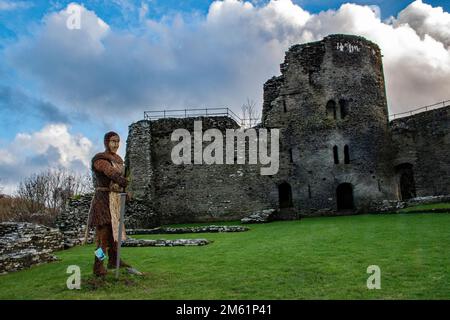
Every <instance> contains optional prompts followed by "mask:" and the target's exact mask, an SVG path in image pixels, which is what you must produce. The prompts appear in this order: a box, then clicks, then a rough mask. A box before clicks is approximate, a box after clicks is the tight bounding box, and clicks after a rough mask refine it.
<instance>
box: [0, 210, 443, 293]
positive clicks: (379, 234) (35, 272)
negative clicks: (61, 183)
mask: <svg viewBox="0 0 450 320" xmlns="http://www.w3.org/2000/svg"><path fill="white" fill-rule="evenodd" d="M227 224H231V223H227ZM235 224H237V222H235ZM249 226H250V228H251V230H250V231H247V232H241V233H221V234H217V233H209V234H182V235H147V236H139V237H141V238H148V239H157V238H165V239H175V238H207V239H209V240H212V241H214V242H213V243H212V244H209V245H207V246H203V247H162V248H154V247H147V248H124V249H123V256H124V258H125V260H126V261H127V262H130V263H132V264H133V265H134V266H135V267H136V268H138V269H139V270H141V271H143V272H146V276H144V277H141V278H139V277H136V276H131V275H126V274H123V275H121V278H120V280H119V281H118V282H116V281H115V280H114V278H113V276H112V275H110V276H109V277H108V278H107V280H106V281H105V282H104V283H103V284H102V283H100V284H99V285H98V286H94V285H93V284H92V283H91V281H92V276H91V273H92V262H93V250H94V247H93V246H91V245H90V246H83V247H76V248H73V249H70V250H66V251H61V252H58V253H57V256H58V257H59V258H60V259H61V260H60V261H58V262H54V263H50V264H46V265H41V266H35V267H32V268H31V269H28V270H23V271H20V272H16V273H11V274H8V275H4V276H0V298H1V299H450V250H449V248H450V232H449V230H450V214H445V213H435V214H414V213H410V214H395V215H393V214H383V215H381V214H380V215H359V216H345V217H322V218H307V219H303V220H301V221H286V222H273V223H269V224H258V225H249ZM69 265H79V266H80V268H81V272H82V283H81V286H82V288H81V290H68V289H67V288H66V279H67V277H68V274H66V268H67V267H68V266H69ZM369 265H378V266H379V267H380V268H381V289H380V290H368V289H367V287H366V280H367V278H368V276H369V275H368V274H367V273H366V270H367V267H368V266H369Z"/></svg>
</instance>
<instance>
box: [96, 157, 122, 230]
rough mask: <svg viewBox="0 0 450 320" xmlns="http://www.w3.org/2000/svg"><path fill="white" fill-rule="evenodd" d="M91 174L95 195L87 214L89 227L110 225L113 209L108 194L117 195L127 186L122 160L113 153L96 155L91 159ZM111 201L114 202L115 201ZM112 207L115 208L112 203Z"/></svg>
mask: <svg viewBox="0 0 450 320" xmlns="http://www.w3.org/2000/svg"><path fill="white" fill-rule="evenodd" d="M92 172H93V178H94V187H95V194H94V198H93V200H92V205H91V209H90V213H89V214H90V219H89V226H90V227H95V226H101V225H106V224H111V223H112V222H113V221H112V216H111V209H113V210H114V208H110V207H111V204H110V203H111V199H110V193H115V195H117V192H123V189H124V188H125V187H126V186H127V180H126V179H125V177H124V174H123V160H122V158H121V157H120V156H119V155H117V154H115V153H111V152H101V153H98V154H96V155H95V156H94V158H92ZM114 198H115V197H114ZM112 201H114V202H116V199H113V200H112ZM113 207H116V205H114V203H113ZM115 210H117V208H116V209H115ZM124 229H125V228H124ZM115 237H116V236H115Z"/></svg>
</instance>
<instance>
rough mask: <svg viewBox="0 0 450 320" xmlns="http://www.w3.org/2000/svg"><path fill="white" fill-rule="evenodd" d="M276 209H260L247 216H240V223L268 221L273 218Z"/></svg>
mask: <svg viewBox="0 0 450 320" xmlns="http://www.w3.org/2000/svg"><path fill="white" fill-rule="evenodd" d="M276 212H277V210H275V209H266V210H262V211H258V212H255V213H252V214H251V215H249V216H248V217H245V218H242V219H241V223H264V222H270V221H272V220H273V219H274V215H275V214H276Z"/></svg>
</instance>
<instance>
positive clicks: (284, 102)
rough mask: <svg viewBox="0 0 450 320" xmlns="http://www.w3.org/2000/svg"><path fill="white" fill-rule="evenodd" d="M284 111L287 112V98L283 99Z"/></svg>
mask: <svg viewBox="0 0 450 320" xmlns="http://www.w3.org/2000/svg"><path fill="white" fill-rule="evenodd" d="M283 112H287V107H286V100H283Z"/></svg>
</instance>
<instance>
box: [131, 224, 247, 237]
mask: <svg viewBox="0 0 450 320" xmlns="http://www.w3.org/2000/svg"><path fill="white" fill-rule="evenodd" d="M248 230H249V228H247V227H241V226H214V225H213V226H205V227H184V228H155V229H128V230H127V234H128V235H133V234H182V233H214V232H243V231H248Z"/></svg>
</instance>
